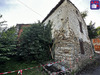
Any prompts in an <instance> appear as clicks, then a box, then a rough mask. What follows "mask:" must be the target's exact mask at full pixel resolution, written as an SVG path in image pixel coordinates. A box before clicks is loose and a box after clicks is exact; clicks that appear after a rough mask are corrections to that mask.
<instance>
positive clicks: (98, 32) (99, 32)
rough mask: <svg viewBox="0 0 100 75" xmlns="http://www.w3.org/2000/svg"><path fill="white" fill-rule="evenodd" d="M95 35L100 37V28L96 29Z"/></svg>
mask: <svg viewBox="0 0 100 75" xmlns="http://www.w3.org/2000/svg"><path fill="white" fill-rule="evenodd" d="M96 30H97V34H98V35H100V26H99V27H97V28H96Z"/></svg>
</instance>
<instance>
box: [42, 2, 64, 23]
mask: <svg viewBox="0 0 100 75" xmlns="http://www.w3.org/2000/svg"><path fill="white" fill-rule="evenodd" d="M64 1H65V0H60V2H58V4H57V5H56V6H55V7H54V8H53V9H52V10H51V11H50V12H49V14H48V15H47V16H46V17H45V18H44V19H43V21H42V23H43V22H44V21H45V20H46V19H47V18H48V17H49V16H50V15H52V14H53V12H55V10H56V9H57V8H58V7H59V6H60V5H61V4H62V3H63V2H64Z"/></svg>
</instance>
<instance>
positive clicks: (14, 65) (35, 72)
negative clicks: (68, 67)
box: [0, 59, 48, 75]
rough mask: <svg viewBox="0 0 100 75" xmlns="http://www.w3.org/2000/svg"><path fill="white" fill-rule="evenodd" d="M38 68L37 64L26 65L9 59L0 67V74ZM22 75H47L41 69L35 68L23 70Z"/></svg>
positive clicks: (12, 74) (10, 74)
mask: <svg viewBox="0 0 100 75" xmlns="http://www.w3.org/2000/svg"><path fill="white" fill-rule="evenodd" d="M36 66H39V64H37V63H26V62H22V61H21V62H19V61H16V60H15V59H11V60H10V61H7V62H5V63H4V64H2V65H0V73H2V72H9V71H16V70H20V69H26V68H31V67H36ZM5 75H17V72H14V73H9V74H5ZM22 75H48V74H47V73H45V72H43V68H42V67H36V68H33V69H30V70H29V69H28V70H23V73H22Z"/></svg>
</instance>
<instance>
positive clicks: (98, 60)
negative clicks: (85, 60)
mask: <svg viewBox="0 0 100 75" xmlns="http://www.w3.org/2000/svg"><path fill="white" fill-rule="evenodd" d="M75 75H100V54H95V57H94V61H93V63H90V64H87V65H86V66H85V67H84V68H83V69H82V70H81V71H79V72H78V73H77V74H75Z"/></svg>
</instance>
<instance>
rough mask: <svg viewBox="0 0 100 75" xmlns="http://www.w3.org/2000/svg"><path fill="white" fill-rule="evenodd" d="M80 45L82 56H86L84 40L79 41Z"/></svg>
mask: <svg viewBox="0 0 100 75" xmlns="http://www.w3.org/2000/svg"><path fill="white" fill-rule="evenodd" d="M79 44H80V51H81V54H85V51H84V44H83V40H82V39H79Z"/></svg>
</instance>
